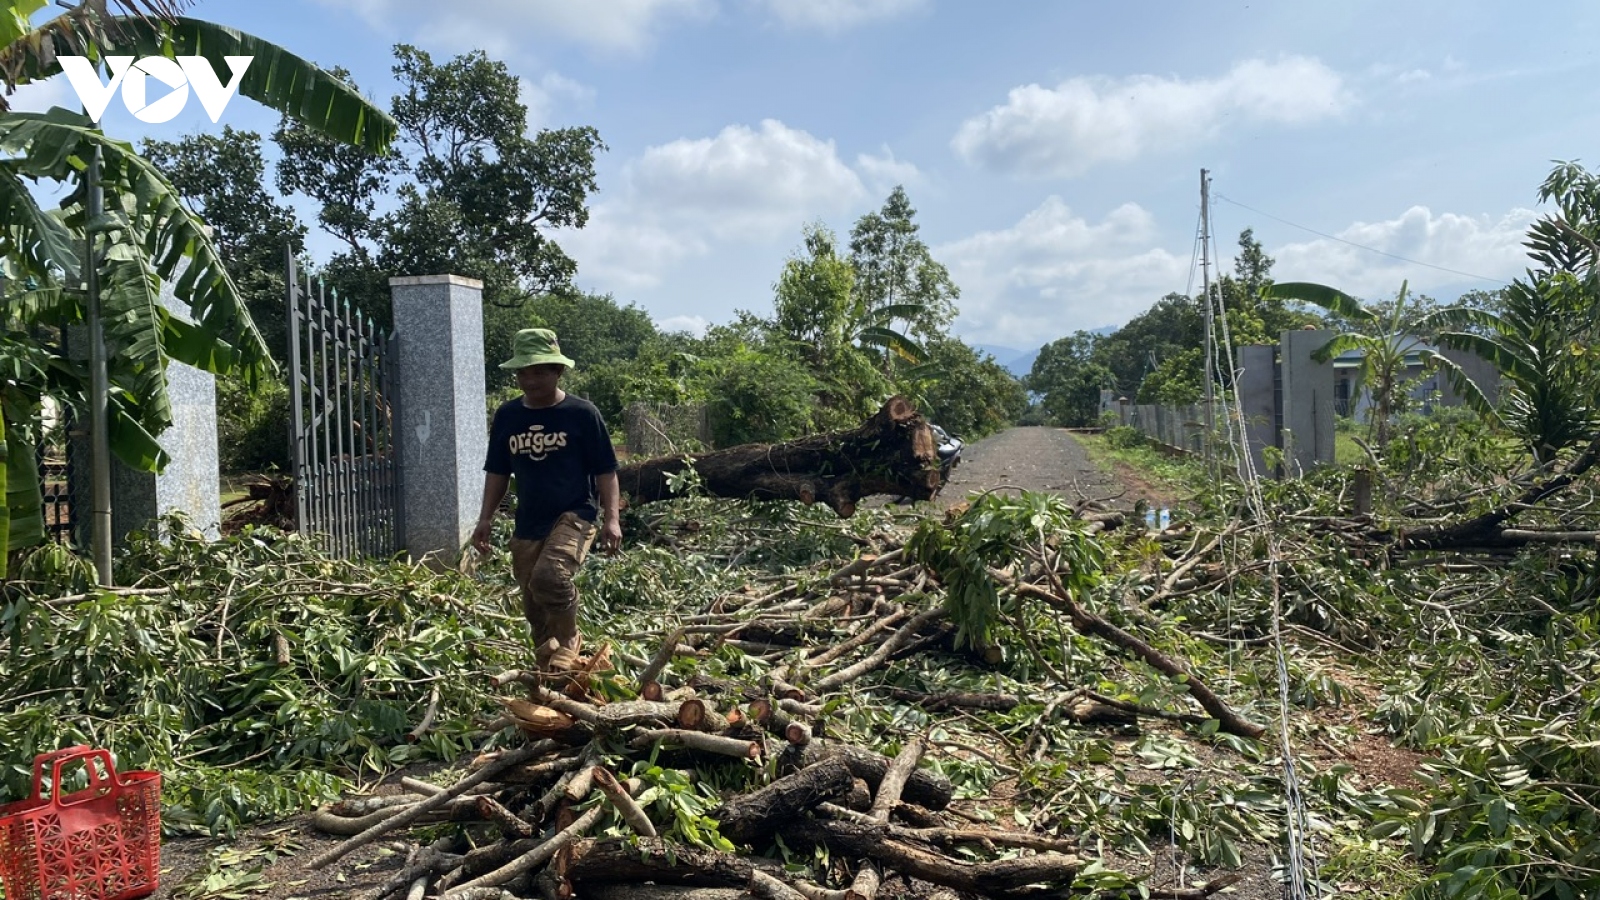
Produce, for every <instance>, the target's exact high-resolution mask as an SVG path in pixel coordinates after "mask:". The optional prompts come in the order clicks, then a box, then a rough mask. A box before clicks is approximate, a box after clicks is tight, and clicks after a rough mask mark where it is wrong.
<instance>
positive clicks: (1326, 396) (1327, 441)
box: [1282, 329, 1334, 476]
mask: <svg viewBox="0 0 1600 900" xmlns="http://www.w3.org/2000/svg"><path fill="white" fill-rule="evenodd" d="M1332 339H1333V332H1332V331H1328V330H1325V329H1324V330H1316V331H1285V332H1284V333H1283V353H1282V359H1283V427H1284V430H1286V431H1288V432H1289V434H1290V438H1289V440H1287V441H1285V443H1284V465H1285V466H1286V467H1288V469H1289V474H1290V475H1293V476H1299V475H1303V474H1305V473H1306V472H1309V471H1311V470H1312V469H1315V468H1317V467H1318V466H1322V465H1327V464H1331V463H1332V462H1333V432H1334V426H1333V414H1334V400H1333V361H1332V360H1329V361H1327V362H1317V361H1316V360H1313V359H1312V358H1311V354H1313V353H1315V352H1316V351H1317V350H1318V349H1320V348H1321V347H1322V346H1323V345H1325V344H1327V343H1328V341H1330V340H1332Z"/></svg>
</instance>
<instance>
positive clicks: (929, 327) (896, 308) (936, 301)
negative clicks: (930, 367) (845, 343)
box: [850, 186, 961, 367]
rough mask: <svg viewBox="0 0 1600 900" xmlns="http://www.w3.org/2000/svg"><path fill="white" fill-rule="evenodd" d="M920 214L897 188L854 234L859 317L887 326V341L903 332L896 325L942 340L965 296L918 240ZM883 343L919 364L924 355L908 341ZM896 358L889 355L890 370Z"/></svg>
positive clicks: (913, 333) (856, 313)
mask: <svg viewBox="0 0 1600 900" xmlns="http://www.w3.org/2000/svg"><path fill="white" fill-rule="evenodd" d="M916 214H917V211H916V210H915V209H913V208H912V206H911V199H910V198H909V197H908V196H906V192H905V189H904V188H902V187H898V186H897V187H895V189H894V190H893V191H891V192H890V194H889V197H888V199H887V200H885V201H884V204H883V208H882V209H881V210H879V211H877V212H871V213H867V214H866V215H864V216H862V217H861V218H860V219H858V220H857V221H856V224H855V227H854V228H852V229H851V230H850V264H851V265H852V266H854V267H855V272H856V285H855V291H854V301H855V307H856V309H855V311H854V313H853V318H854V319H855V320H856V321H857V322H862V323H869V324H870V325H872V326H875V327H881V328H882V329H884V331H885V332H886V333H885V334H884V335H883V337H884V338H888V337H889V335H890V334H897V333H898V332H897V331H896V330H895V323H897V322H900V321H904V322H905V323H906V327H905V333H906V334H907V335H909V336H910V337H912V338H916V339H920V340H928V339H931V338H935V337H940V336H942V335H943V334H944V333H945V332H946V331H947V330H948V329H949V327H950V323H951V322H952V321H954V320H955V317H956V300H957V298H959V297H960V296H961V291H960V289H959V288H957V287H956V284H955V282H954V281H952V280H951V279H950V273H949V271H948V270H946V269H945V267H944V265H943V264H941V263H939V262H938V261H937V260H935V259H934V258H933V254H932V252H930V251H929V250H928V245H927V244H925V243H923V241H922V238H921V237H919V236H918V231H919V230H920V228H921V226H919V225H918V224H917V223H916V222H915V221H914V218H915V216H916ZM882 344H883V346H884V347H885V348H886V349H889V350H892V351H895V352H897V353H899V354H900V355H901V356H906V357H911V358H912V359H913V360H914V359H915V357H917V356H918V355H919V354H917V352H916V351H915V348H914V347H913V346H911V345H909V344H906V343H903V342H897V341H889V340H884V341H883V342H882ZM892 358H893V354H886V355H885V357H884V362H885V366H886V367H888V366H890V365H891V363H890V362H889V360H890V359H892Z"/></svg>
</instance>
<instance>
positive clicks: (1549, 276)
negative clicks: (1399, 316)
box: [1428, 162, 1600, 463]
mask: <svg viewBox="0 0 1600 900" xmlns="http://www.w3.org/2000/svg"><path fill="white" fill-rule="evenodd" d="M1539 199H1540V201H1541V202H1544V203H1548V204H1551V206H1552V207H1553V209H1552V211H1551V212H1548V213H1546V214H1544V215H1543V216H1540V217H1539V219H1538V220H1537V221H1535V222H1534V224H1533V225H1532V227H1531V228H1530V229H1529V234H1528V241H1527V245H1528V248H1529V255H1530V256H1531V257H1532V258H1533V260H1534V261H1535V262H1536V263H1537V264H1538V268H1537V269H1536V270H1534V271H1530V272H1529V273H1528V274H1527V276H1526V277H1525V278H1521V279H1518V280H1517V281H1515V282H1513V283H1512V284H1511V285H1510V286H1509V287H1507V288H1505V289H1504V290H1502V291H1499V292H1498V293H1497V295H1496V296H1493V297H1483V298H1480V297H1472V298H1470V303H1469V304H1458V305H1457V306H1455V307H1452V308H1450V309H1446V310H1442V311H1440V312H1439V313H1437V314H1436V315H1434V316H1433V317H1431V319H1430V321H1429V323H1428V324H1431V325H1437V326H1438V327H1439V328H1440V329H1441V333H1440V334H1439V336H1438V341H1439V343H1440V344H1441V345H1442V346H1446V347H1454V348H1457V349H1462V350H1469V351H1472V352H1474V353H1477V354H1478V355H1479V356H1482V357H1483V358H1484V359H1487V360H1488V361H1489V362H1491V363H1493V364H1494V366H1495V368H1496V369H1497V370H1499V372H1500V374H1501V375H1502V376H1503V377H1504V379H1505V381H1506V383H1507V384H1506V389H1505V390H1504V391H1503V392H1502V400H1501V403H1500V406H1499V408H1495V407H1493V406H1491V405H1490V404H1489V403H1488V401H1487V398H1486V392H1485V391H1484V390H1483V389H1482V386H1481V385H1478V384H1477V383H1475V382H1474V381H1472V379H1471V378H1469V377H1467V376H1466V375H1465V374H1464V373H1462V372H1461V371H1460V370H1459V369H1456V368H1454V367H1447V368H1446V374H1447V375H1448V376H1449V377H1450V378H1451V380H1452V381H1453V382H1454V383H1455V385H1456V386H1457V387H1458V388H1459V389H1460V390H1461V391H1462V394H1463V396H1464V397H1465V398H1466V399H1467V401H1468V402H1469V403H1471V404H1472V405H1473V406H1474V407H1475V408H1476V409H1477V410H1478V411H1479V412H1480V413H1482V414H1483V415H1484V416H1485V417H1486V418H1487V419H1489V420H1490V421H1492V422H1496V423H1500V424H1504V425H1505V426H1507V427H1509V428H1510V429H1511V431H1512V432H1513V433H1514V434H1515V435H1517V437H1518V438H1519V439H1520V440H1521V441H1522V442H1523V443H1524V444H1525V445H1526V446H1527V447H1528V449H1529V450H1530V451H1531V452H1532V453H1533V456H1534V458H1535V460H1537V461H1539V462H1540V463H1544V462H1548V461H1550V460H1551V459H1553V458H1554V457H1555V456H1556V454H1558V453H1560V452H1561V451H1562V450H1565V449H1567V448H1569V447H1572V446H1574V445H1576V444H1580V443H1584V442H1591V450H1590V452H1591V454H1592V453H1593V452H1595V448H1594V446H1593V443H1592V442H1593V441H1595V439H1596V437H1595V436H1596V432H1597V431H1600V414H1597V413H1596V410H1595V397H1596V396H1600V362H1597V360H1596V353H1595V351H1594V349H1593V348H1594V347H1595V346H1596V340H1597V339H1600V176H1596V175H1595V174H1594V173H1592V172H1589V171H1588V170H1586V169H1584V168H1583V167H1581V166H1579V165H1578V164H1577V163H1572V162H1564V163H1559V164H1557V165H1556V167H1555V168H1554V169H1553V170H1552V171H1551V173H1550V175H1549V176H1548V177H1547V178H1546V179H1545V181H1544V183H1543V184H1542V185H1541V186H1540V188H1539ZM1464 299H1468V298H1464Z"/></svg>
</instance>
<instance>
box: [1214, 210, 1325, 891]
mask: <svg viewBox="0 0 1600 900" xmlns="http://www.w3.org/2000/svg"><path fill="white" fill-rule="evenodd" d="M1230 202H1231V201H1230ZM1214 235H1215V230H1214V229H1213V230H1212V232H1211V234H1210V235H1208V236H1207V239H1208V240H1212V241H1214V240H1215V238H1214ZM1206 302H1207V303H1212V302H1215V304H1216V307H1217V309H1216V311H1215V312H1216V318H1217V319H1219V320H1220V321H1221V325H1222V327H1221V328H1220V329H1218V331H1220V337H1221V341H1220V342H1219V341H1218V340H1217V337H1218V335H1216V334H1213V335H1212V336H1211V341H1210V344H1211V346H1209V347H1207V348H1206V352H1207V353H1211V354H1213V355H1214V356H1215V355H1224V358H1225V360H1227V361H1230V362H1231V361H1232V360H1233V359H1235V355H1234V348H1233V335H1232V330H1231V329H1230V328H1229V327H1228V317H1227V315H1226V312H1227V310H1226V307H1225V304H1224V302H1223V298H1222V296H1221V291H1218V292H1216V297H1215V299H1214V301H1213V298H1211V297H1207V298H1206ZM1219 343H1220V345H1219ZM1218 371H1222V370H1221V369H1220V368H1219V369H1218ZM1228 371H1236V370H1234V369H1232V368H1230V369H1228ZM1237 379H1238V375H1237V374H1235V376H1234V379H1233V381H1234V384H1235V385H1237ZM1222 403H1223V408H1224V412H1225V413H1226V412H1227V411H1228V410H1229V408H1230V405H1231V410H1232V415H1231V416H1229V427H1228V438H1229V441H1230V442H1231V443H1233V444H1234V447H1233V449H1234V451H1235V452H1237V453H1238V454H1239V468H1240V474H1241V475H1243V476H1244V478H1243V480H1244V485H1245V497H1246V500H1247V502H1248V503H1249V505H1250V509H1251V512H1252V514H1253V515H1254V517H1255V521H1256V523H1257V526H1258V527H1261V528H1264V529H1265V539H1266V540H1265V542H1266V547H1267V569H1266V576H1267V581H1268V583H1269V584H1270V585H1271V591H1272V646H1273V651H1274V655H1275V657H1276V663H1277V670H1278V671H1277V675H1278V745H1279V746H1278V749H1279V753H1280V755H1281V756H1282V760H1283V788H1284V807H1285V817H1284V820H1285V823H1284V824H1285V829H1284V830H1285V836H1286V840H1287V843H1288V847H1287V851H1288V853H1287V856H1288V859H1286V860H1285V864H1284V871H1285V873H1286V875H1287V880H1288V884H1287V885H1286V886H1285V887H1286V889H1287V890H1286V894H1287V896H1288V898H1289V900H1308V898H1310V897H1312V896H1320V895H1321V890H1320V883H1319V882H1318V881H1317V880H1316V879H1315V878H1312V879H1311V880H1310V881H1309V883H1308V881H1307V878H1306V871H1305V870H1306V865H1307V863H1308V862H1309V863H1310V866H1311V869H1312V871H1315V870H1316V868H1317V865H1316V859H1315V857H1314V855H1313V854H1314V850H1313V848H1312V847H1311V846H1310V845H1309V843H1308V842H1307V834H1308V833H1309V831H1310V815H1309V813H1308V812H1307V811H1306V805H1305V796H1304V794H1303V792H1302V790H1301V787H1300V777H1299V772H1298V769H1297V765H1296V761H1295V755H1294V746H1293V743H1292V741H1291V740H1290V737H1289V707H1290V698H1289V660H1288V650H1287V647H1286V645H1285V643H1284V637H1283V591H1282V586H1281V584H1280V583H1279V579H1278V563H1279V561H1280V560H1281V559H1282V558H1283V553H1282V544H1281V542H1280V540H1279V537H1278V533H1279V532H1278V529H1277V528H1275V527H1273V523H1271V522H1270V521H1269V520H1268V513H1267V504H1266V495H1265V493H1264V492H1263V491H1262V489H1261V482H1260V476H1261V474H1262V473H1258V472H1256V471H1255V460H1254V459H1253V458H1252V456H1251V454H1250V446H1249V438H1248V432H1247V429H1246V427H1245V425H1246V423H1245V420H1244V408H1243V406H1242V405H1241V404H1240V403H1239V402H1238V396H1237V394H1235V395H1234V397H1233V400H1232V402H1231V404H1230V402H1229V400H1228V395H1227V393H1226V392H1224V393H1223V395H1222ZM1235 425H1237V428H1235V427H1234V426H1235ZM1241 539H1242V538H1241ZM1310 891H1315V892H1316V893H1315V894H1313V893H1311V892H1310Z"/></svg>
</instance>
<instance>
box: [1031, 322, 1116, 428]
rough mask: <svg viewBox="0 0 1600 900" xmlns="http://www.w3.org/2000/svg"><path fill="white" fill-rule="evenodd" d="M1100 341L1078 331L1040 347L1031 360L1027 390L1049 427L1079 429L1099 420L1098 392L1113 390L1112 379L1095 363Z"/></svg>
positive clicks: (1100, 339)
mask: <svg viewBox="0 0 1600 900" xmlns="http://www.w3.org/2000/svg"><path fill="white" fill-rule="evenodd" d="M1103 340H1104V339H1103V338H1101V337H1099V336H1097V335H1094V334H1090V333H1089V332H1087V331H1078V332H1075V333H1073V334H1070V335H1068V336H1067V337H1064V338H1058V339H1056V340H1054V341H1051V342H1050V343H1048V344H1046V345H1044V347H1042V348H1041V349H1040V350H1039V355H1038V356H1037V357H1035V358H1034V360H1033V368H1032V369H1031V370H1029V372H1028V377H1027V379H1026V385H1027V389H1028V390H1029V391H1032V392H1033V393H1035V394H1038V395H1039V397H1040V401H1039V402H1040V405H1041V406H1043V408H1044V412H1045V415H1046V416H1047V419H1048V421H1049V422H1051V423H1052V424H1056V425H1065V426H1067V427H1070V428H1081V427H1084V426H1088V425H1093V424H1095V422H1097V421H1098V420H1099V418H1100V391H1101V390H1102V389H1105V388H1111V387H1113V386H1114V381H1115V376H1114V375H1113V374H1112V372H1111V370H1110V369H1109V368H1107V367H1106V366H1105V365H1104V364H1103V363H1101V362H1099V361H1098V360H1097V357H1098V352H1097V351H1098V348H1099V345H1100V344H1101V343H1102V342H1103Z"/></svg>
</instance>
